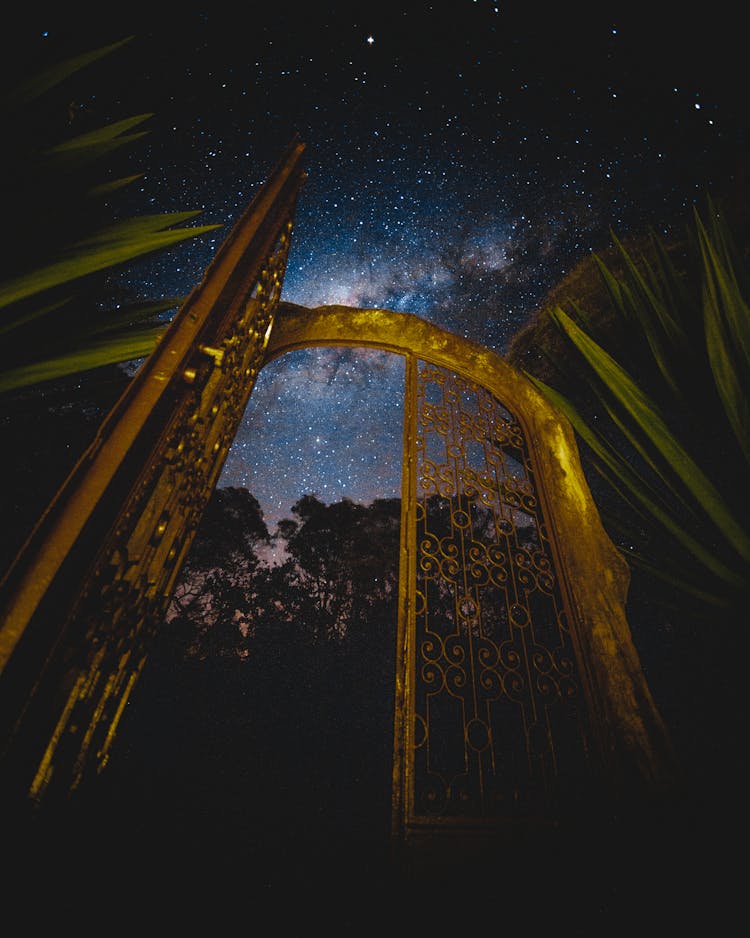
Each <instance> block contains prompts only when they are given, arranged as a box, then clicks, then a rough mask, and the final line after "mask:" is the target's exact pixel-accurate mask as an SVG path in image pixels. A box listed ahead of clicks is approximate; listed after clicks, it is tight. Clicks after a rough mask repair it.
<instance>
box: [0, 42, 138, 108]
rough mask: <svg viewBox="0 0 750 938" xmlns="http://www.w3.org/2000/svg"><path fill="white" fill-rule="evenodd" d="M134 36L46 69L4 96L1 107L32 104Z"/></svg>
mask: <svg viewBox="0 0 750 938" xmlns="http://www.w3.org/2000/svg"><path fill="white" fill-rule="evenodd" d="M134 38H135V37H134V36H127V37H126V38H125V39H120V40H119V41H118V42H113V43H110V44H109V45H107V46H101V47H100V48H98V49H94V50H93V51H91V52H85V53H84V54H83V55H78V56H74V57H73V58H69V59H66V60H65V61H64V62H59V63H57V64H56V65H53V66H52V67H51V68H48V69H45V70H44V71H42V72H39V74H37V75H35V76H34V77H33V78H30V79H28V80H27V81H24V82H22V83H21V84H20V85H18V86H17V87H16V88H14V89H13V90H11V91H10V92H8V93H7V94H5V95H3V97H2V99H0V105H2V106H4V107H6V108H8V109H18V108H21V107H25V106H26V105H27V104H30V103H31V102H32V101H34V100H35V99H36V98H39V97H41V96H42V95H43V94H45V93H46V92H47V91H49V90H50V89H52V88H54V87H55V86H56V85H59V84H61V83H62V82H63V81H65V79H66V78H69V77H70V76H71V75H73V74H75V72H77V71H80V70H81V69H82V68H85V67H86V66H87V65H90V64H91V63H93V62H96V61H98V60H99V59H102V58H104V56H107V55H110V53H112V52H114V51H115V50H116V49H119V48H121V47H122V46H124V45H126V44H127V43H129V42H132V40H133V39H134Z"/></svg>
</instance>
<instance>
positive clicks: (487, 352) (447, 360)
mask: <svg viewBox="0 0 750 938" xmlns="http://www.w3.org/2000/svg"><path fill="white" fill-rule="evenodd" d="M314 346H359V347H370V348H378V349H383V350H385V351H390V352H394V353H397V354H401V355H406V356H414V357H416V358H418V359H422V360H424V361H427V362H430V363H432V364H436V365H441V366H443V367H445V368H448V369H450V370H452V371H454V372H456V373H459V374H461V375H463V376H464V377H465V378H468V379H469V380H471V381H474V382H476V383H477V384H480V385H482V386H483V387H485V388H486V389H487V390H488V391H489V392H491V393H492V394H493V395H494V396H495V397H496V398H497V399H498V400H499V401H501V402H502V403H505V404H506V405H508V406H510V407H511V408H512V409H514V412H515V413H516V415H517V416H518V417H519V418H520V419H521V421H522V423H523V424H524V425H525V427H526V429H527V432H528V435H529V444H530V447H531V449H532V451H533V454H534V458H535V460H536V462H537V465H538V468H539V470H540V476H541V478H542V480H543V486H542V487H543V493H544V501H545V503H546V506H547V512H548V516H549V523H550V527H551V530H552V531H553V532H554V540H555V541H556V543H557V545H558V553H559V555H560V563H561V565H562V570H563V572H564V579H565V580H566V586H567V591H568V597H569V601H570V605H571V611H572V614H573V617H574V620H575V622H576V630H575V631H576V633H577V644H578V649H579V654H580V657H581V668H582V671H583V673H584V676H585V680H586V683H587V684H588V693H589V698H590V704H591V707H592V711H593V713H594V717H595V719H594V722H595V723H596V724H597V726H598V732H599V736H600V743H601V746H602V750H603V756H604V761H605V763H606V765H607V766H608V769H609V770H610V771H612V772H613V780H614V777H617V778H618V779H619V780H620V781H619V782H617V781H615V785H622V784H623V778H625V779H626V781H625V784H626V785H628V786H629V785H631V784H632V782H633V781H634V780H636V779H638V778H640V779H641V780H642V781H644V782H646V783H647V784H648V786H653V785H654V784H656V785H657V787H661V786H662V785H668V784H670V783H671V782H672V780H673V776H674V756H673V751H672V747H671V744H670V741H669V737H668V733H667V730H666V727H665V724H664V722H663V720H662V717H661V715H660V713H659V711H658V709H657V707H656V704H655V702H654V700H653V698H652V695H651V692H650V689H649V687H648V684H647V682H646V679H645V677H644V674H643V670H642V667H641V662H640V659H639V656H638V653H637V650H636V648H635V645H634V644H633V640H632V636H631V632H630V627H629V625H628V623H627V619H626V617H625V601H626V597H627V591H628V587H629V582H630V572H629V568H628V566H627V563H626V562H625V560H624V558H623V557H622V556H621V554H620V553H619V551H618V550H617V548H616V547H615V545H614V544H613V543H612V541H611V540H610V538H609V536H608V535H607V533H606V531H605V530H604V527H603V525H602V522H601V518H600V516H599V512H598V509H597V507H596V505H595V503H594V500H593V497H592V495H591V492H590V490H589V487H588V483H587V482H586V479H585V476H584V473H583V469H582V467H581V462H580V458H579V453H578V446H577V443H576V439H575V434H574V431H573V429H572V427H571V425H570V423H569V422H568V420H567V418H565V417H564V416H563V415H562V414H561V413H560V412H559V411H557V410H556V409H555V408H554V407H553V406H552V405H551V404H550V402H549V401H548V400H547V399H546V398H544V397H543V396H542V395H541V394H540V392H539V391H538V390H537V389H536V388H535V387H534V385H533V384H532V383H531V381H529V380H528V379H527V378H526V377H525V376H524V375H523V374H521V373H520V372H519V371H517V370H516V369H515V368H513V367H512V366H511V365H509V364H508V362H506V361H505V360H504V359H503V358H502V357H501V356H500V355H498V354H497V353H496V352H493V351H492V350H491V349H488V348H485V347H483V346H481V345H479V344H477V343H475V342H472V341H470V340H468V339H465V338H463V337H462V336H458V335H456V334H454V333H451V332H449V331H447V330H445V329H443V328H440V327H439V326H435V325H433V324H431V323H429V322H426V321H425V320H423V319H421V318H419V317H418V316H416V315H414V314H411V313H398V312H393V311H391V310H384V309H360V308H352V307H347V306H338V305H327V306H320V307H316V308H314V309H309V308H307V307H303V306H297V305H294V304H289V303H283V302H282V303H280V304H279V307H278V310H277V315H276V318H275V321H274V324H273V328H272V331H271V336H270V338H269V342H268V346H267V348H266V354H265V358H264V362H263V364H264V365H265V364H267V363H268V362H270V361H272V360H274V359H276V358H278V357H280V356H281V355H283V354H285V353H286V352H289V351H293V350H295V349H301V348H309V347H314Z"/></svg>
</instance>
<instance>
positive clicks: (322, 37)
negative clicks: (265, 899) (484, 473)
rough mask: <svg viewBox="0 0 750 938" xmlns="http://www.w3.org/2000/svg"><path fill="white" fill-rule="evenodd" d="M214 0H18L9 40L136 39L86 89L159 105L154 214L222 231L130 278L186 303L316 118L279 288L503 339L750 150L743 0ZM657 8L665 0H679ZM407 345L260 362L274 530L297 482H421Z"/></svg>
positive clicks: (224, 481) (109, 109)
mask: <svg viewBox="0 0 750 938" xmlns="http://www.w3.org/2000/svg"><path fill="white" fill-rule="evenodd" d="M620 7H621V5H619V4H617V5H615V4H611V5H607V4H599V5H598V8H596V9H592V8H590V7H589V6H588V5H582V4H568V5H560V4H554V5H553V4H542V3H537V4H529V3H502V2H493V0H453V2H451V3H448V4H439V3H404V4H401V5H399V6H397V7H389V6H388V5H387V4H377V3H362V4H357V3H349V4H316V3H313V2H309V3H307V4H300V5H295V4H294V3H289V4H284V5H283V6H280V5H274V4H264V5H261V4H257V5H256V4H252V3H250V4H245V5H244V6H243V7H242V11H241V12H242V15H241V16H240V10H239V8H237V7H232V6H229V5H222V4H214V5H207V6H198V7H195V8H193V9H191V7H190V5H189V4H186V5H181V7H180V10H181V12H180V15H179V16H177V15H176V14H174V13H171V14H169V16H168V17H164V18H159V19H154V18H153V17H146V16H144V15H142V14H141V15H136V14H135V13H133V14H132V15H130V14H128V12H127V11H126V10H124V11H122V12H121V11H119V10H118V11H117V12H114V13H113V12H112V11H111V10H106V11H102V12H92V11H91V10H87V12H86V14H85V15H81V16H77V15H76V14H75V12H74V8H70V7H67V6H66V7H65V8H61V9H59V10H58V11H57V12H55V13H47V12H45V11H43V10H40V9H36V10H32V11H29V12H28V13H25V12H21V13H20V14H19V19H18V20H17V21H16V23H15V24H14V26H13V27H11V32H13V33H14V36H13V39H14V42H13V43H12V45H13V49H12V54H14V55H16V56H17V59H18V61H23V62H24V63H25V65H26V66H27V67H28V65H29V63H33V62H41V63H43V62H46V61H57V60H59V59H61V58H63V57H66V56H67V55H70V54H78V53H80V52H83V51H88V50H89V49H93V48H96V47H98V46H99V45H103V44H106V43H108V42H114V41H116V40H118V39H121V38H124V37H126V36H132V37H133V39H132V41H131V42H130V43H129V44H128V45H127V46H126V47H124V48H123V49H121V50H119V51H118V52H117V53H116V55H115V57H113V59H112V61H105V62H104V63H100V64H98V65H96V66H94V67H93V68H92V69H91V70H90V72H89V73H88V77H87V79H86V80H85V81H83V82H82V83H80V84H79V86H78V89H77V92H76V94H77V96H76V98H75V108H76V109H77V110H78V111H79V112H85V114H86V116H87V118H89V119H94V120H96V119H98V118H101V120H102V122H104V121H108V120H114V119H120V118H122V117H125V116H129V115H131V114H136V113H143V112H153V115H154V116H153V117H152V118H151V119H150V121H149V122H148V125H147V129H148V130H149V133H148V135H147V136H146V137H145V138H144V140H143V142H142V144H140V145H139V146H138V147H137V148H136V152H135V155H134V165H135V168H136V169H137V170H139V171H142V172H143V173H144V175H143V176H142V178H141V179H140V180H139V181H138V183H137V184H136V185H135V186H134V187H131V192H130V194H129V199H130V203H129V207H130V209H131V210H132V211H138V212H141V211H142V212H157V211H160V212H161V211H179V210H186V209H199V210H200V211H201V215H200V216H199V217H198V218H197V219H196V224H197V223H200V224H203V223H219V224H221V225H222V228H221V229H218V230H217V232H216V233H212V234H211V235H210V236H208V237H206V238H203V239H198V240H196V241H195V242H194V243H192V244H187V245H184V246H183V247H181V248H180V249H179V250H178V251H177V252H173V253H171V254H170V255H169V258H168V259H165V258H157V259H155V260H153V261H150V262H147V263H145V264H143V265H141V266H140V267H139V268H138V270H137V271H134V272H131V273H129V274H128V276H127V278H126V280H125V283H126V285H127V286H128V287H129V288H132V289H134V290H136V291H142V292H144V293H147V294H148V295H150V296H173V295H184V294H187V293H188V292H189V291H190V290H191V289H192V287H193V286H194V285H195V284H196V283H197V282H198V281H199V280H200V277H201V275H202V271H203V270H204V268H205V266H206V265H207V263H208V262H209V261H210V259H211V257H212V256H213V252H214V251H215V250H216V248H217V247H218V245H219V244H220V243H221V241H222V240H223V238H224V237H225V235H226V234H227V233H228V231H229V230H230V228H231V226H232V223H233V222H234V221H235V220H236V218H237V217H238V216H239V214H240V213H241V211H242V210H243V209H244V208H245V207H246V206H247V204H248V203H249V201H250V200H251V199H252V197H253V195H254V193H255V191H256V190H257V187H258V186H259V185H260V184H262V182H263V181H264V179H265V178H266V176H267V174H268V172H269V171H270V169H271V168H272V166H273V165H274V163H275V161H276V158H277V157H278V155H279V154H280V152H281V151H282V150H283V148H284V147H285V145H286V144H287V143H288V142H289V141H290V140H291V139H292V137H293V136H294V135H295V134H299V135H300V136H301V138H302V140H303V141H304V142H305V143H306V145H307V149H306V154H305V168H306V171H307V173H308V179H307V181H306V183H305V186H304V189H303V191H302V195H301V198H300V203H299V205H298V209H297V214H296V219H295V230H294V234H293V239H292V248H291V252H290V257H289V264H288V268H287V273H286V278H285V281H284V288H283V294H282V298H283V299H284V300H287V301H289V302H292V303H297V304H302V305H305V306H310V307H314V306H318V305H323V304H330V303H341V304H346V305H351V306H365V307H380V308H386V309H392V310H396V311H403V312H409V313H415V314H417V315H420V316H422V317H424V318H425V319H427V320H429V321H431V322H434V323H436V324H438V325H440V326H442V327H444V328H447V329H450V330H452V331H454V332H456V333H459V334H461V335H464V336H466V337H468V338H470V339H472V340H474V341H477V342H480V343H483V344H485V345H487V346H490V347H491V348H493V349H494V350H496V351H497V352H499V353H500V354H502V353H503V352H504V350H505V349H506V347H507V344H508V342H509V341H510V339H511V338H512V336H513V335H514V334H515V333H516V332H517V331H518V330H519V329H520V328H522V327H523V325H524V324H525V323H526V322H528V320H529V317H530V316H531V315H532V314H533V312H534V310H535V309H536V307H537V304H538V303H539V301H540V299H541V298H542V297H543V296H544V294H545V292H546V291H547V290H548V289H549V288H550V287H551V286H553V285H554V284H555V283H557V282H558V281H559V280H560V279H561V278H562V277H563V276H564V274H565V272H566V271H568V270H569V269H570V268H571V267H572V266H573V265H574V264H575V263H576V262H577V261H578V260H580V259H581V258H582V257H584V256H585V255H587V254H589V253H590V252H592V251H596V250H599V249H601V248H602V247H604V246H606V245H607V244H609V243H610V234H609V231H610V228H611V229H613V230H614V231H615V232H616V233H617V234H618V235H620V236H621V235H625V234H627V233H628V232H629V231H632V230H642V229H643V228H644V227H645V226H652V227H654V228H656V229H657V230H664V231H667V230H668V227H669V225H670V224H671V223H672V222H671V220H673V219H676V220H677V221H678V222H679V224H680V225H682V224H683V223H684V221H685V219H686V218H687V217H688V216H687V211H688V210H689V209H690V207H691V206H692V205H693V204H699V203H700V200H701V199H702V198H703V196H704V194H705V193H706V192H707V191H713V190H714V189H715V188H716V187H718V186H720V185H722V184H723V183H724V182H725V181H726V180H727V179H730V178H732V177H733V176H734V175H736V174H737V173H738V172H739V171H740V168H741V166H742V164H743V161H744V157H745V153H746V143H747V113H746V112H747V108H746V105H745V99H746V78H745V71H746V70H745V68H744V66H743V61H744V50H743V48H742V39H741V34H742V30H741V29H740V26H739V24H738V22H736V16H737V14H736V12H735V9H736V8H735V6H734V5H732V4H729V3H722V2H719V3H713V4H711V5H710V6H706V7H703V6H696V5H693V6H689V5H685V4H678V3H661V4H658V5H656V4H653V3H652V4H650V5H646V4H639V3H632V4H628V5H627V9H621V8H620ZM657 7H658V9H657ZM402 383H403V362H402V361H401V360H400V359H399V358H398V357H397V356H391V355H387V354H385V353H380V352H375V351H367V352H364V351H361V352H358V351H354V350H347V351H343V350H332V349H318V350H306V351H300V352H296V353H292V354H290V355H287V356H284V357H283V358H281V359H278V360H277V361H275V362H273V363H272V364H270V365H269V366H267V368H266V369H264V371H263V372H262V373H261V375H260V377H259V379H258V383H257V386H256V388H255V391H254V392H253V396H252V398H251V402H250V405H249V407H248V412H247V414H246V417H245V420H244V422H243V425H242V427H241V428H240V430H239V432H238V435H237V439H236V442H235V445H234V447H233V449H232V451H231V452H230V455H229V457H228V459H227V462H226V464H225V467H224V472H223V475H222V478H221V480H220V484H221V485H245V486H247V487H248V488H249V489H250V490H251V491H253V492H254V493H255V494H256V495H257V496H258V497H259V498H260V500H261V505H262V507H263V509H264V512H265V514H266V518H267V520H268V521H269V523H271V524H273V522H274V521H276V520H278V518H280V517H284V516H287V515H288V513H289V508H290V506H291V505H292V504H293V502H294V501H295V500H296V499H297V498H299V496H300V495H302V494H305V493H307V492H312V493H314V494H317V495H318V496H319V497H320V498H322V499H323V500H324V501H327V502H330V501H334V500H336V499H338V498H341V497H343V496H347V497H351V498H353V499H355V500H361V501H369V500H370V499H372V498H374V497H377V496H383V497H390V496H393V495H398V494H399V487H400V445H401V416H402V410H401V400H400V392H401V387H402Z"/></svg>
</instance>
